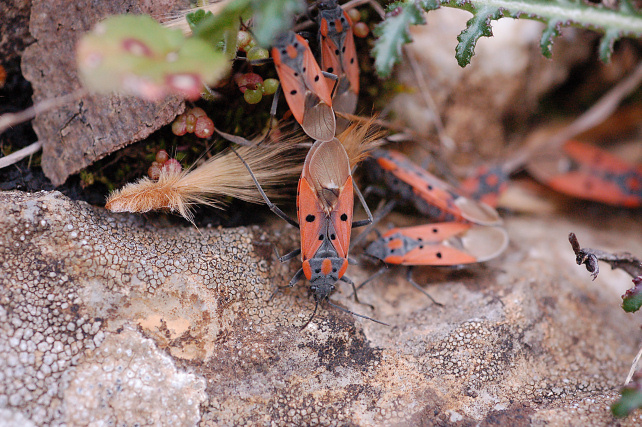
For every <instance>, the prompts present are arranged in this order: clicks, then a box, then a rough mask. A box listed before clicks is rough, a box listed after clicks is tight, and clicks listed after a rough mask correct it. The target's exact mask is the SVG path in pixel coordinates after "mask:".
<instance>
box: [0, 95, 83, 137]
mask: <svg viewBox="0 0 642 427" xmlns="http://www.w3.org/2000/svg"><path fill="white" fill-rule="evenodd" d="M86 94H87V91H86V90H85V89H78V90H77V91H75V92H72V93H70V94H69V95H65V96H60V97H56V98H50V99H45V100H44V101H40V102H38V103H37V104H34V105H32V106H31V107H29V108H27V109H26V110H22V111H20V112H18V113H5V114H3V115H2V116H0V133H3V132H4V131H5V130H7V129H9V128H10V127H11V126H15V125H18V124H20V123H22V122H26V121H28V120H31V119H33V118H34V117H36V116H37V115H38V114H42V113H44V112H46V111H49V110H52V109H54V108H58V107H60V106H62V105H64V104H66V103H68V102H70V101H75V100H77V99H80V98H82V97H83V96H85V95H86Z"/></svg>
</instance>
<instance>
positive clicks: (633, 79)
mask: <svg viewBox="0 0 642 427" xmlns="http://www.w3.org/2000/svg"><path fill="white" fill-rule="evenodd" d="M640 82H642V62H641V63H640V64H638V66H637V67H636V68H635V70H633V72H632V73H631V74H630V75H629V76H627V77H625V78H624V79H622V80H621V81H620V82H619V83H618V84H617V85H615V86H614V87H613V88H611V89H610V90H609V91H608V92H607V93H606V94H604V95H603V96H602V97H601V98H600V99H599V100H598V101H597V102H596V103H595V104H594V105H593V106H592V107H591V108H589V109H588V110H586V111H585V112H584V113H583V114H581V115H580V116H579V117H578V118H577V119H575V120H574V121H573V122H572V123H571V124H569V125H568V126H565V127H564V128H563V129H561V130H560V131H558V132H556V133H555V134H554V135H553V136H552V137H550V138H548V139H545V140H534V141H533V142H532V143H531V144H529V145H527V146H525V147H524V148H523V149H521V150H520V152H519V153H518V154H517V155H516V156H514V157H513V158H512V159H511V160H510V161H508V162H506V163H505V165H504V170H505V171H506V172H507V173H511V172H514V171H516V170H517V169H519V168H520V167H521V166H522V165H523V164H524V163H526V162H527V161H528V160H529V159H530V158H532V157H533V155H535V154H536V153H537V152H540V151H543V150H554V149H556V148H557V147H559V146H561V145H562V144H563V143H564V142H566V141H568V140H569V139H571V138H573V137H574V136H576V135H578V134H580V133H582V132H585V131H587V130H589V129H592V128H594V127H595V126H597V125H599V124H600V123H602V122H603V121H605V120H606V119H608V118H609V117H610V116H611V115H612V114H613V113H614V112H615V110H616V109H617V107H618V105H620V103H621V102H622V100H624V98H626V97H627V96H628V95H629V94H630V93H631V92H633V91H634V90H635V88H637V87H638V86H639V85H640Z"/></svg>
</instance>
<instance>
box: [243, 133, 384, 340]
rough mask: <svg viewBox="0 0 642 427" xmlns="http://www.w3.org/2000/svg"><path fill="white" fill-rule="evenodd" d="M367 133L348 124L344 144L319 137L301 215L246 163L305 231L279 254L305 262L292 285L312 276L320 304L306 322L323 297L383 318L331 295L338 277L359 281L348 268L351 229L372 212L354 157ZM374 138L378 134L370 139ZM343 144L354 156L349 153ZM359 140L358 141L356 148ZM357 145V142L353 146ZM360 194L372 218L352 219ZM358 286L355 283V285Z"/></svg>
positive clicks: (300, 196)
mask: <svg viewBox="0 0 642 427" xmlns="http://www.w3.org/2000/svg"><path fill="white" fill-rule="evenodd" d="M363 136H365V135H364V134H363V133H361V132H358V131H354V128H349V129H348V130H347V131H346V132H345V133H344V134H343V135H342V137H343V139H344V140H343V144H342V142H340V141H339V140H338V139H337V138H333V139H332V140H330V141H316V142H315V143H314V144H313V145H312V148H310V150H309V151H308V154H307V156H306V158H305V161H304V164H303V171H302V173H301V177H300V179H299V184H298V191H297V219H298V221H295V220H294V219H292V218H290V217H289V216H288V215H286V214H285V213H284V212H283V211H282V210H281V209H279V207H277V206H276V205H274V204H273V203H272V202H271V201H270V199H269V198H268V197H267V195H266V194H265V192H264V191H263V189H262V188H261V185H260V184H259V182H258V180H257V179H256V178H255V177H254V174H253V172H252V169H251V168H250V166H249V165H248V164H247V163H245V161H244V160H243V158H242V157H241V156H239V157H240V158H241V160H242V161H243V163H244V164H245V166H246V168H247V170H248V172H249V173H250V175H251V176H252V179H254V183H255V185H256V187H257V189H258V190H259V192H260V194H261V196H262V197H263V199H264V200H265V203H266V204H267V205H268V207H269V208H270V209H271V210H272V212H274V213H275V214H276V215H278V216H279V217H280V218H282V219H284V220H285V221H287V222H288V223H290V224H291V225H293V226H294V227H297V228H299V230H300V234H301V248H300V249H297V250H294V251H292V252H290V253H289V254H287V255H284V256H282V257H279V259H280V261H281V262H284V261H287V260H290V259H292V258H294V257H296V256H298V255H301V261H302V267H301V268H300V269H299V270H298V271H297V272H296V274H295V275H294V277H292V280H290V283H289V284H288V285H287V287H292V286H294V285H295V284H296V283H297V282H298V281H299V280H301V279H302V278H303V277H305V278H306V279H307V280H308V281H309V282H310V290H311V291H312V292H313V294H314V299H315V302H316V304H315V307H314V312H313V313H312V316H311V317H310V319H308V321H307V322H306V323H305V325H304V326H303V328H305V327H306V326H307V325H308V324H309V323H310V321H311V320H312V318H313V317H314V315H315V314H316V311H317V308H318V306H319V303H321V302H323V301H327V303H328V304H330V305H331V306H333V307H336V308H338V309H340V310H343V311H346V312H349V313H352V314H354V315H356V316H358V317H362V318H365V319H369V320H372V321H374V322H377V323H380V324H384V325H385V323H383V322H380V321H378V320H375V319H372V318H370V317H367V316H363V315H360V314H356V313H353V312H351V311H349V310H347V309H345V308H342V307H340V306H337V305H335V304H333V303H332V302H330V301H329V299H328V297H329V296H330V294H331V293H332V292H333V291H334V289H335V285H336V283H337V282H338V281H343V282H345V283H348V284H350V285H352V287H353V289H355V288H354V282H353V281H352V280H351V279H349V278H348V277H347V276H346V275H345V273H346V270H347V268H348V264H349V263H350V260H349V258H348V251H349V248H350V233H351V230H352V228H356V227H361V226H364V225H368V224H370V223H371V222H372V214H371V213H370V210H369V209H368V206H367V204H366V202H365V200H364V198H363V196H362V195H361V192H360V191H359V189H358V188H357V186H356V185H355V183H354V181H353V179H352V172H351V159H353V161H354V160H355V159H358V158H359V157H360V156H361V154H362V153H363V151H364V150H366V149H367V146H368V142H367V141H366V142H365V143H364V142H363ZM372 141H374V138H373V139H371V140H370V142H372ZM344 144H345V145H347V146H348V147H349V151H350V152H351V153H352V156H350V157H349V156H348V152H347V151H346V148H344ZM354 144H357V145H358V147H357V148H356V150H355V147H354ZM351 145H352V147H350V146H351ZM355 194H356V196H357V197H358V199H359V201H360V202H361V204H362V206H363V208H364V210H365V211H366V214H367V215H368V218H367V219H363V220H359V221H354V222H353V220H352V219H353V208H354V196H355ZM355 292H356V289H355Z"/></svg>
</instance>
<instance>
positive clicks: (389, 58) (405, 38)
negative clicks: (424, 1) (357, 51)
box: [372, 0, 425, 77]
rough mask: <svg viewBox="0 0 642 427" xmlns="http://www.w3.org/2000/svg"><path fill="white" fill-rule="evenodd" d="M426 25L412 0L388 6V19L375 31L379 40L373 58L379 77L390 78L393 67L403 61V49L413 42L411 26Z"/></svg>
mask: <svg viewBox="0 0 642 427" xmlns="http://www.w3.org/2000/svg"><path fill="white" fill-rule="evenodd" d="M424 23H425V21H424V17H423V12H422V11H421V9H419V7H417V4H416V3H415V2H414V1H412V0H409V1H406V2H396V3H392V4H390V5H389V6H388V9H387V17H386V19H385V20H384V21H383V22H381V23H380V24H379V25H377V26H376V27H375V29H374V34H375V36H377V40H376V41H375V45H374V48H373V49H372V56H373V57H374V59H375V68H376V69H377V74H379V77H388V76H389V75H390V73H391V72H392V67H393V66H394V65H395V64H396V63H398V62H400V61H401V56H402V51H401V47H402V46H403V45H404V44H405V43H408V42H410V41H411V40H412V38H411V37H410V33H409V29H410V26H411V25H419V24H424Z"/></svg>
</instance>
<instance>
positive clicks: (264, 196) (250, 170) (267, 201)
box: [230, 147, 299, 228]
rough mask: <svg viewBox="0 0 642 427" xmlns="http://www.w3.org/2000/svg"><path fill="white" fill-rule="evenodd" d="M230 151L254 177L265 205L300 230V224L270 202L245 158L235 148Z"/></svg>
mask: <svg viewBox="0 0 642 427" xmlns="http://www.w3.org/2000/svg"><path fill="white" fill-rule="evenodd" d="M230 150H232V151H233V152H234V154H236V155H237V156H238V158H239V159H240V160H241V162H243V165H245V168H246V169H247V171H248V172H249V173H250V176H251V177H252V181H254V185H256V188H257V189H258V190H259V193H261V196H262V197H263V200H264V201H265V204H266V205H268V208H270V210H271V211H272V212H274V213H275V214H276V215H277V216H278V217H279V218H281V219H282V220H284V221H286V222H288V223H289V224H291V225H293V226H294V227H296V228H299V224H298V223H297V222H296V221H295V220H293V219H292V218H290V217H289V216H287V215H286V214H285V213H284V212H283V211H282V210H281V209H279V207H278V206H277V205H275V204H274V203H272V202H271V201H270V199H269V198H268V196H267V194H265V191H263V188H261V184H259V182H258V181H257V180H256V177H255V176H254V173H252V169H250V165H248V164H247V162H246V161H245V160H244V159H243V157H241V156H240V155H239V153H237V152H236V150H235V149H234V147H230Z"/></svg>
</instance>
